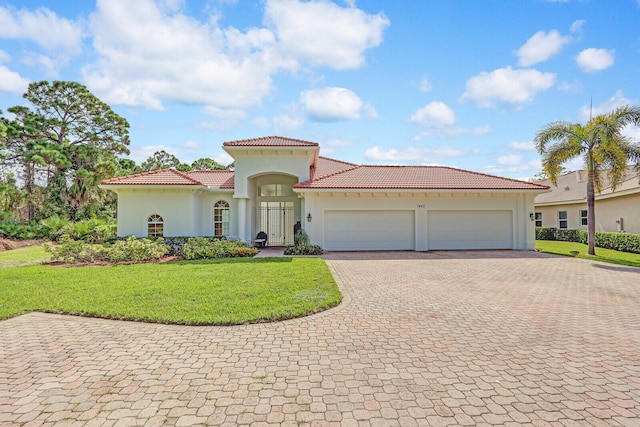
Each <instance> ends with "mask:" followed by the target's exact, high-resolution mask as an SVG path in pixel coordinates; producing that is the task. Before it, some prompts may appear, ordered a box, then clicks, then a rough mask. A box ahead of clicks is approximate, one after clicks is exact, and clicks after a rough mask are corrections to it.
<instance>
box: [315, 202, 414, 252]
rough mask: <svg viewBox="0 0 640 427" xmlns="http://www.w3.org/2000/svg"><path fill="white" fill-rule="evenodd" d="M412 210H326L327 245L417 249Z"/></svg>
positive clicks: (329, 247)
mask: <svg viewBox="0 0 640 427" xmlns="http://www.w3.org/2000/svg"><path fill="white" fill-rule="evenodd" d="M414 230H415V219H414V212H413V211H394V210H381V211H364V210H349V211H326V212H325V213H324V233H325V235H324V246H325V249H327V250H334V251H335V250H412V249H415V231H414Z"/></svg>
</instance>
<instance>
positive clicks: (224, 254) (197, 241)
mask: <svg viewBox="0 0 640 427" xmlns="http://www.w3.org/2000/svg"><path fill="white" fill-rule="evenodd" d="M182 253H183V255H184V256H185V258H187V259H210V258H240V257H252V256H255V255H256V254H257V253H258V249H256V248H250V247H249V246H248V245H247V244H246V243H244V242H242V241H240V240H226V239H211V238H208V237H192V238H190V239H189V240H188V241H187V243H185V244H184V246H183V247H182Z"/></svg>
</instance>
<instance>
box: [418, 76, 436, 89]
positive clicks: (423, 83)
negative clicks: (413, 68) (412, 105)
mask: <svg viewBox="0 0 640 427" xmlns="http://www.w3.org/2000/svg"><path fill="white" fill-rule="evenodd" d="M418 89H419V90H420V92H430V91H431V89H433V87H432V86H431V82H429V77H427V76H422V79H420V84H418Z"/></svg>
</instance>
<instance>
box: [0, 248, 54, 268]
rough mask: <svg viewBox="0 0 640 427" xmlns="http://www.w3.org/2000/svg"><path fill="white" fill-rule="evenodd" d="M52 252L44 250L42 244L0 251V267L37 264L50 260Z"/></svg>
mask: <svg viewBox="0 0 640 427" xmlns="http://www.w3.org/2000/svg"><path fill="white" fill-rule="evenodd" d="M50 259H51V254H49V253H47V252H45V251H44V248H43V246H42V245H37V246H29V247H26V248H20V249H14V250H11V251H4V252H0V268H1V267H9V266H15V265H25V264H36V263H41V262H43V261H49V260H50Z"/></svg>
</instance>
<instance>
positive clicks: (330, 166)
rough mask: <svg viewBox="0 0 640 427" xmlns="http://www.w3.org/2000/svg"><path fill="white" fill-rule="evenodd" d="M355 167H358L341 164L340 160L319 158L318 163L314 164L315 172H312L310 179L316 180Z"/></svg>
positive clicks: (351, 164)
mask: <svg viewBox="0 0 640 427" xmlns="http://www.w3.org/2000/svg"><path fill="white" fill-rule="evenodd" d="M357 166H358V165H355V164H353V163H348V162H343V161H342V160H335V159H330V158H328V157H322V156H319V157H318V163H316V169H315V171H312V174H311V179H318V178H321V177H323V176H325V175H332V174H335V173H338V172H342V171H345V170H347V169H352V168H354V167H357Z"/></svg>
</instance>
